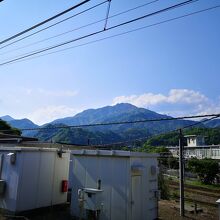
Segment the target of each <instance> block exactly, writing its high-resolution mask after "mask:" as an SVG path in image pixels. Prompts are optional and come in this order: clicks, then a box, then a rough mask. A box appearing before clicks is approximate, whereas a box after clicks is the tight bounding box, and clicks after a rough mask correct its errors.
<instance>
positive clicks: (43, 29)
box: [0, 0, 108, 49]
mask: <svg viewBox="0 0 220 220" xmlns="http://www.w3.org/2000/svg"><path fill="white" fill-rule="evenodd" d="M89 1H90V0H89ZM106 2H108V0H105V1H104V2H101V3H99V4H97V5H95V6H92V7H90V8H88V9H85V10H83V11H81V12H79V13H77V14H74V15H72V16H70V17H68V18H65V19H63V20H61V21H58V22H56V23H54V24H52V25H49V26H47V27H45V28H42V29H40V30H38V31H36V32H34V33H32V34H29V35H27V36H25V37H22V38H20V39H18V40H16V41H13V42H11V43H9V44H6V45H5V46H2V47H0V49H3V48H6V47H9V46H11V45H13V44H15V43H17V42H20V41H22V40H24V39H26V38H29V37H31V36H33V35H36V34H38V33H40V32H42V31H45V30H47V29H49V28H52V27H54V26H56V25H58V24H60V23H63V22H64V21H67V20H69V19H71V18H74V17H76V16H78V15H81V14H83V13H85V12H87V11H90V10H92V9H94V8H96V7H98V6H100V5H102V4H104V3H106ZM0 45H1V42H0Z"/></svg>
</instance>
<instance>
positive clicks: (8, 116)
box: [0, 115, 15, 121]
mask: <svg viewBox="0 0 220 220" xmlns="http://www.w3.org/2000/svg"><path fill="white" fill-rule="evenodd" d="M0 119H2V120H3V121H12V120H15V119H14V118H12V117H11V116H10V115H5V116H2V117H0Z"/></svg>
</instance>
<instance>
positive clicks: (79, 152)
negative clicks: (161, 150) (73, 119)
mask: <svg viewBox="0 0 220 220" xmlns="http://www.w3.org/2000/svg"><path fill="white" fill-rule="evenodd" d="M71 154H73V155H81V156H83V155H87V156H115V157H146V158H157V157H158V156H159V155H158V154H152V153H142V152H131V151H121V150H72V151H71Z"/></svg>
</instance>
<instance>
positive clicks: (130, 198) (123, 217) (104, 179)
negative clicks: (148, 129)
mask: <svg viewBox="0 0 220 220" xmlns="http://www.w3.org/2000/svg"><path fill="white" fill-rule="evenodd" d="M156 157H157V155H155V154H145V153H137V152H129V151H107V150H75V151H72V154H71V160H72V164H71V165H70V176H71V179H70V184H71V186H72V198H71V214H72V215H73V216H76V217H79V218H80V219H81V218H85V219H89V217H88V216H89V215H90V216H93V217H94V216H96V217H97V219H100V220H137V219H138V220H153V219H157V217H158V182H157V181H158V180H157V174H158V169H157V158H156Z"/></svg>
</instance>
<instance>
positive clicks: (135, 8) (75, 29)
mask: <svg viewBox="0 0 220 220" xmlns="http://www.w3.org/2000/svg"><path fill="white" fill-rule="evenodd" d="M157 1H159V0H154V1H151V2H147V3H145V4H142V5H139V6H136V7H134V8H130V9H128V10H125V11H122V12H119V13H117V14H114V15H112V16H109V17H108V19H112V18H114V17H117V16H120V15H122V14H126V13H128V12H130V11H133V10H137V9H139V8H142V7H145V6H147V5H149V4H152V3H155V2H157ZM105 20H106V18H103V19H100V20H97V21H94V22H91V23H88V24H86V25H83V26H80V27H78V28H74V29H71V30H69V31H65V32H62V33H60V34H57V35H53V36H51V37H47V38H44V39H42V40H39V41H35V42H33V43H30V44H27V45H25V46H22V47H18V48H15V49H12V50H9V51H6V52H4V53H0V55H5V54H8V53H11V52H14V51H17V50H21V49H24V48H27V47H30V46H33V45H36V44H39V43H42V42H45V41H48V40H50V39H53V38H56V37H60V36H63V35H66V34H69V33H72V32H74V31H77V30H80V29H83V28H86V27H89V26H92V25H95V24H98V23H100V22H103V21H105ZM9 46H10V45H9ZM2 48H3V47H1V48H0V49H2Z"/></svg>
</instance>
